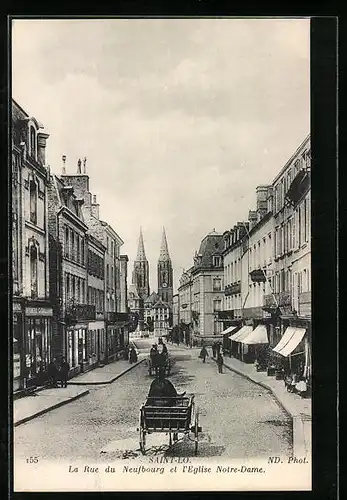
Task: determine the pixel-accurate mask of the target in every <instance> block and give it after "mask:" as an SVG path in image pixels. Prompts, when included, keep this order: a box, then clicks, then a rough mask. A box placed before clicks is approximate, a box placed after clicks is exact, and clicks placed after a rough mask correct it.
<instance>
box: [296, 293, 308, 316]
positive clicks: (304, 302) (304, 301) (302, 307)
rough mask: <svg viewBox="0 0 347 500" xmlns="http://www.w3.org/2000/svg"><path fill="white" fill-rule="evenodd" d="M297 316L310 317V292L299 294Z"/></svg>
mask: <svg viewBox="0 0 347 500" xmlns="http://www.w3.org/2000/svg"><path fill="white" fill-rule="evenodd" d="M298 313H299V316H305V317H311V292H303V293H300V294H299V311H298Z"/></svg>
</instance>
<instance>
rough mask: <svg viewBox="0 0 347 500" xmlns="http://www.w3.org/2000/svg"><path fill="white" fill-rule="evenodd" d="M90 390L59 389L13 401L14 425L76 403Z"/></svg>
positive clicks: (46, 390)
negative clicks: (75, 401)
mask: <svg viewBox="0 0 347 500" xmlns="http://www.w3.org/2000/svg"><path fill="white" fill-rule="evenodd" d="M88 393H89V391H88V389H81V388H79V387H66V388H59V389H55V388H52V389H43V390H41V391H39V392H34V393H33V395H32V396H26V397H24V398H20V399H17V400H15V401H13V425H14V427H16V426H17V425H20V424H24V423H25V422H28V421H29V420H32V419H33V418H36V417H39V416H40V415H43V414H44V413H47V412H48V411H50V410H53V409H54V408H59V406H63V405H65V404H67V403H70V401H74V400H76V399H78V398H80V397H82V396H85V395H86V394H88Z"/></svg>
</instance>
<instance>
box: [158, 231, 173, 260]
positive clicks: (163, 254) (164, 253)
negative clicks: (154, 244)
mask: <svg viewBox="0 0 347 500" xmlns="http://www.w3.org/2000/svg"><path fill="white" fill-rule="evenodd" d="M168 260H171V259H170V255H169V249H168V246H167V240H166V233H165V227H163V236H162V239H161V247H160V255H159V261H168Z"/></svg>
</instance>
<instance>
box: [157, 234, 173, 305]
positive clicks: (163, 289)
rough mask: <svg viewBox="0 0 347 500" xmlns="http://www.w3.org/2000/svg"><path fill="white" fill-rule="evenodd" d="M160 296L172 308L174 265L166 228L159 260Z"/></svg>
mask: <svg viewBox="0 0 347 500" xmlns="http://www.w3.org/2000/svg"><path fill="white" fill-rule="evenodd" d="M158 295H159V297H160V299H161V300H162V301H163V302H166V303H167V304H169V306H170V308H172V297H173V272H172V263H171V259H170V255H169V249H168V246H167V240H166V234H165V228H163V236H162V240H161V247H160V255H159V259H158Z"/></svg>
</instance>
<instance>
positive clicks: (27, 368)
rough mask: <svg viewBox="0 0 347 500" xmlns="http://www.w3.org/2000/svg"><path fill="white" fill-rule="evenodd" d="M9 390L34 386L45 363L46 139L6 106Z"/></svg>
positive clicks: (48, 318) (48, 326)
mask: <svg viewBox="0 0 347 500" xmlns="http://www.w3.org/2000/svg"><path fill="white" fill-rule="evenodd" d="M11 125H12V126H11V139H12V286H13V389H14V391H18V390H21V389H25V388H26V387H29V386H32V385H35V384H39V383H40V382H41V379H42V376H43V375H42V374H43V373H44V372H45V370H46V368H47V366H48V364H49V362H50V359H51V351H50V349H51V332H52V315H53V310H52V306H51V303H50V301H49V258H48V219H47V184H48V179H49V172H48V169H47V166H46V158H45V150H46V141H47V138H48V137H49V135H48V134H47V133H45V132H44V129H43V126H42V125H41V124H40V123H39V122H38V121H37V119H36V118H34V117H32V116H30V115H29V114H28V113H27V112H26V111H25V110H24V109H23V108H21V106H20V105H19V104H18V103H17V102H16V101H14V100H12V123H11Z"/></svg>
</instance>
